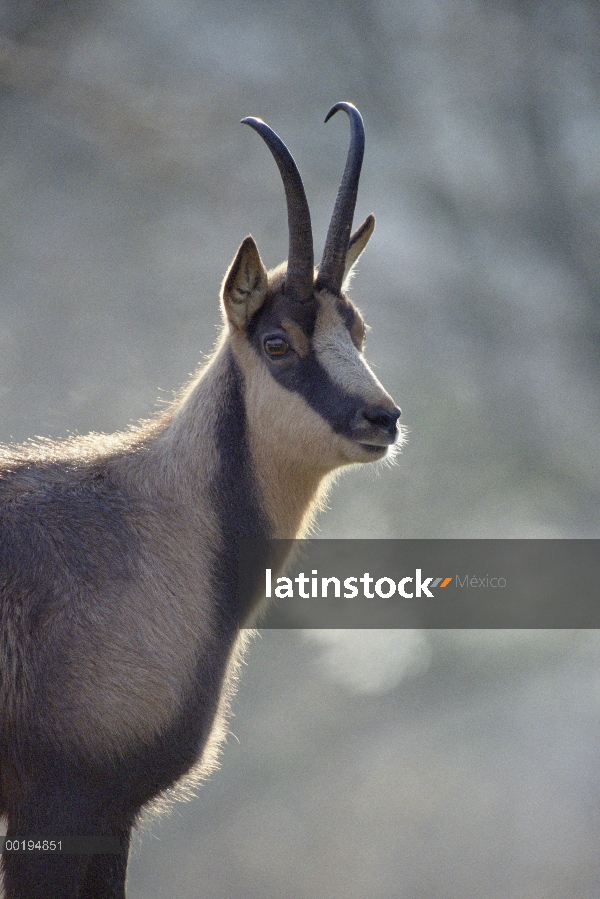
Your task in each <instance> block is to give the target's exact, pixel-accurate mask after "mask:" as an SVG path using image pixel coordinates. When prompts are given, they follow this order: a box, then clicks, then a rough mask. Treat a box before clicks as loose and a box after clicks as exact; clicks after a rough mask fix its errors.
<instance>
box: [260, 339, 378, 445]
mask: <svg viewBox="0 0 600 899" xmlns="http://www.w3.org/2000/svg"><path fill="white" fill-rule="evenodd" d="M269 367H270V370H271V374H272V375H273V377H274V378H275V380H276V381H277V382H278V383H279V384H281V386H282V387H285V388H286V390H291V391H293V392H294V393H298V394H299V395H300V396H301V397H302V398H303V399H304V400H305V401H306V402H307V403H308V405H309V406H310V407H311V409H314V410H315V412H317V413H318V414H319V415H320V416H321V417H322V418H324V419H325V421H327V422H328V423H329V424H330V425H331V427H332V428H333V430H334V431H335V432H336V433H337V434H341V435H342V436H343V437H348V438H349V439H352V438H353V436H354V434H353V425H354V422H355V421H356V420H357V418H359V412H360V410H361V409H362V407H363V406H364V405H365V402H364V399H363V398H362V397H360V396H357V395H355V394H353V393H349V392H348V391H345V390H343V389H342V388H341V387H340V386H339V385H338V384H336V382H335V381H333V380H332V378H331V377H330V376H329V374H328V373H327V371H326V370H325V369H324V368H323V366H322V365H321V363H320V362H319V360H318V359H317V357H316V355H315V353H314V351H313V350H311V352H310V354H309V355H308V356H307V358H306V359H302V360H298V361H297V362H296V363H295V364H294V365H293V366H291V367H290V368H287V369H284V368H277V366H275V365H273V366H269Z"/></svg>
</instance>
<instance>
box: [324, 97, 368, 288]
mask: <svg viewBox="0 0 600 899" xmlns="http://www.w3.org/2000/svg"><path fill="white" fill-rule="evenodd" d="M339 109H343V110H344V112H346V113H347V114H348V115H349V117H350V129H351V137H350V148H349V150H348V158H347V159H346V168H345V169H344V174H343V176H342V183H341V184H340V189H339V191H338V195H337V198H336V201H335V206H334V209H333V215H332V216H331V222H330V223H329V230H328V232H327V239H326V241H325V249H324V250H323V258H322V260H321V265H320V266H319V274H318V277H317V287H318V288H319V287H326V288H327V289H328V290H330V291H331V292H332V293H335V294H339V293H340V292H341V290H342V281H343V279H344V267H345V264H346V254H347V252H348V246H349V243H350V231H351V230H352V219H353V217H354V207H355V206H356V195H357V193H358V180H359V178H360V170H361V166H362V160H363V154H364V151H365V128H364V125H363V120H362V116H361V114H360V112H359V111H358V109H357V108H356V106H354V105H353V104H352V103H336V104H335V106H332V107H331V109H330V110H329V112H328V113H327V117H326V119H325V121H326V122H328V121H329V119H330V118H331V117H332V116H333V115H335V113H336V112H337V111H338V110H339Z"/></svg>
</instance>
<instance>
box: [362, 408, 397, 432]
mask: <svg viewBox="0 0 600 899" xmlns="http://www.w3.org/2000/svg"><path fill="white" fill-rule="evenodd" d="M400 414H401V412H400V409H399V408H398V407H397V406H395V407H394V409H393V411H391V412H390V411H389V410H388V409H384V408H383V406H371V407H369V408H367V409H364V410H363V417H364V418H366V419H367V421H368V422H370V424H372V425H375V427H377V428H383V429H384V430H385V431H393V430H394V429H395V427H396V422H397V421H398V419H399V418H400Z"/></svg>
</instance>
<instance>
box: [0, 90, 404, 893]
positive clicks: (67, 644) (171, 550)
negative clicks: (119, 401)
mask: <svg viewBox="0 0 600 899" xmlns="http://www.w3.org/2000/svg"><path fill="white" fill-rule="evenodd" d="M340 109H341V110H344V111H345V112H346V113H347V115H348V116H349V119H350V125H351V141H350V149H349V151H348V157H347V162H346V168H345V171H344V175H343V178H342V182H341V185H340V188H339V192H338V196H337V200H336V203H335V208H334V212H333V216H332V219H331V223H330V226H329V231H328V234H327V239H326V243H325V250H324V253H323V260H322V262H321V265H320V267H319V268H318V269H317V270H316V269H315V266H314V261H313V241H312V231H311V220H310V214H309V209H308V204H307V201H306V196H305V192H304V187H303V184H302V180H301V178H300V175H299V173H298V170H297V168H296V164H295V162H294V160H293V158H292V156H291V154H290V152H289V150H288V149H287V147H286V146H285V144H284V143H283V142H282V141H281V140H280V138H279V137H278V136H277V135H276V134H275V132H274V131H272V130H271V129H270V128H269V127H268V125H266V124H265V123H264V122H262V121H261V120H260V119H255V118H248V119H244V120H243V122H244V123H245V124H247V125H249V126H250V127H251V128H253V129H254V130H255V131H256V132H258V134H259V135H260V136H261V137H262V138H263V139H264V141H265V142H266V144H267V146H268V147H269V149H270V151H271V153H272V154H273V157H274V158H275V161H276V163H277V165H278V167H279V170H280V173H281V177H282V180H283V185H284V189H285V194H286V202H287V211H288V226H289V256H288V261H287V265H286V264H285V263H284V264H283V265H281V266H279V267H278V268H276V269H274V270H273V271H271V272H267V270H266V269H265V267H264V265H263V263H262V261H261V258H260V256H259V253H258V249H257V247H256V244H255V242H254V240H253V239H252V237H246V239H245V240H244V241H243V242H242V244H241V246H240V248H239V250H238V251H237V254H236V256H235V258H234V260H233V262H232V264H231V266H230V268H229V270H228V272H227V274H226V275H225V278H224V281H223V284H222V288H221V301H222V309H223V319H224V323H223V331H222V334H221V337H220V340H219V342H218V344H217V347H216V349H215V351H214V353H213V355H212V357H211V358H210V360H209V362H208V363H207V364H206V365H205V366H204V367H203V368H202V370H201V371H200V372H199V373H198V374H197V376H196V377H195V379H194V380H193V381H192V382H191V383H190V384H189V385H188V386H187V387H186V388H185V389H184V390H183V392H182V393H181V394H180V396H179V397H178V399H176V400H175V401H174V402H173V403H172V404H171V405H170V407H169V408H168V409H167V410H166V411H164V412H163V413H161V414H160V415H159V416H157V417H156V418H155V419H153V420H151V421H149V422H146V423H144V424H141V425H139V426H136V427H133V428H131V429H130V430H129V431H126V432H124V433H121V434H116V435H112V436H105V435H98V434H91V435H89V436H86V437H76V438H72V439H70V440H66V441H64V442H56V443H52V442H50V441H48V442H42V443H39V444H27V445H25V446H21V447H4V448H1V449H0V664H1V670H0V814H2V815H4V817H5V818H6V820H7V826H8V830H7V838H8V839H10V840H12V839H16V838H20V839H28V838H36V839H40V838H41V839H47V840H58V839H60V838H61V837H63V838H64V837H67V836H81V835H85V836H88V837H90V836H91V837H112V838H113V839H116V840H117V843H118V846H119V851H118V852H113V853H112V854H110V853H100V854H98V853H97V854H90V855H86V854H79V855H76V854H73V855H68V854H66V853H64V854H60V853H54V854H53V853H52V852H48V853H45V854H44V853H37V854H35V853H30V854H27V853H24V852H20V853H19V852H9V851H5V853H4V856H3V878H4V887H5V892H6V897H7V899H100V897H102V899H123V897H124V896H125V878H126V869H127V858H128V848H129V841H130V835H131V830H132V827H133V825H134V824H135V821H136V819H137V817H138V815H139V813H140V811H141V810H142V809H143V808H144V807H145V806H146V805H147V804H148V803H150V802H151V801H152V800H154V799H156V798H157V797H160V796H161V795H163V794H164V791H166V790H168V789H169V788H171V787H173V786H175V785H177V784H179V783H180V782H182V780H183V779H185V778H186V776H188V777H193V776H194V775H197V774H198V773H200V774H203V773H206V772H207V771H208V770H209V769H210V768H211V767H212V766H214V759H215V753H216V749H217V747H218V744H219V741H220V739H221V737H222V735H223V728H224V720H225V714H226V708H227V700H228V696H229V694H230V693H231V690H232V681H233V680H234V677H235V670H236V664H237V660H239V656H240V651H241V648H242V644H243V642H244V636H243V634H244V631H243V630H242V627H241V626H242V625H243V624H244V623H245V622H246V621H247V620H248V619H247V615H246V612H248V611H249V610H244V614H241V613H240V609H238V607H237V603H238V599H237V596H238V593H237V586H236V570H235V562H234V560H235V558H236V552H237V547H238V545H239V540H240V539H241V538H244V537H265V538H271V537H273V538H293V537H298V536H301V535H303V534H305V533H306V532H307V529H308V528H309V527H310V523H311V520H312V518H313V516H314V514H315V511H316V510H317V509H318V507H319V503H320V501H321V500H322V498H323V495H324V491H325V490H326V488H327V484H328V481H330V479H331V478H330V476H331V473H332V472H333V471H335V469H338V468H340V467H341V466H344V465H348V464H352V463H358V462H371V461H374V460H378V459H382V458H383V457H384V456H386V454H388V452H389V450H390V447H391V446H392V444H394V443H398V441H399V428H398V417H399V415H400V410H399V409H398V408H397V407H396V406H395V405H394V402H393V400H392V398H391V397H390V396H389V394H388V393H386V391H385V390H384V388H383V387H382V386H381V384H380V383H379V381H378V380H377V378H376V377H375V375H374V374H373V372H372V371H371V370H370V368H369V367H368V365H367V363H366V361H365V359H364V356H363V345H364V339H365V325H364V322H363V318H362V316H361V314H360V312H359V311H358V310H357V309H356V307H355V306H354V305H353V304H352V302H351V301H350V300H349V299H348V297H347V296H346V295H345V294H344V293H343V284H344V283H345V281H346V279H347V278H348V276H349V273H350V271H351V269H352V267H353V266H354V264H355V262H356V260H357V259H358V257H359V256H360V254H361V253H362V251H363V250H364V248H365V246H366V244H367V242H368V240H369V238H370V237H371V234H372V233H373V228H374V224H375V220H374V218H373V216H371V215H370V216H369V217H368V218H367V219H366V221H365V222H364V223H363V224H362V225H361V226H360V228H358V230H357V231H356V232H355V233H354V234H353V235H352V236H350V232H351V226H352V218H353V214H354V207H355V202H356V194H357V189H358V180H359V175H360V169H361V165H362V157H363V150H364V129H363V123H362V119H361V116H360V114H359V112H358V110H357V109H356V108H355V107H354V106H353V105H352V104H350V103H337V104H336V105H335V106H333V107H332V109H331V111H330V112H329V115H328V116H327V119H326V120H325V121H327V120H328V119H329V117H330V116H331V115H333V114H334V113H335V112H337V111H338V110H340Z"/></svg>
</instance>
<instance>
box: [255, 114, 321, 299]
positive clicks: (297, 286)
mask: <svg viewBox="0 0 600 899" xmlns="http://www.w3.org/2000/svg"><path fill="white" fill-rule="evenodd" d="M242 124H243V125H250V127H251V128H254V130H255V131H257V132H258V133H259V134H260V136H261V137H262V139H263V140H264V142H265V143H266V145H267V146H268V148H269V150H270V151H271V153H272V154H273V158H274V159H275V162H276V163H277V165H278V167H279V171H280V173H281V178H282V180H283V186H284V189H285V198H286V202H287V211H288V228H289V235H290V238H289V240H290V242H289V251H288V264H287V274H286V276H285V288H284V291H285V293H286V294H288V296H290V297H291V298H293V299H295V300H296V301H298V302H307V301H308V300H311V299H312V294H313V278H314V265H315V261H314V252H313V237H312V227H311V223H310V210H309V208H308V202H307V200H306V194H305V192H304V185H303V184H302V178H301V177H300V173H299V171H298V167H297V166H296V163H295V162H294V158H293V156H292V154H291V153H290V151H289V150H288V148H287V147H286V145H285V144H284V142H283V141H282V140H281V138H280V137H279V136H278V135H277V134H275V132H274V131H273V129H272V128H269V126H268V125H267V124H266V123H265V122H263V121H262V119H255V118H252V117H249V118H246V119H242Z"/></svg>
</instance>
